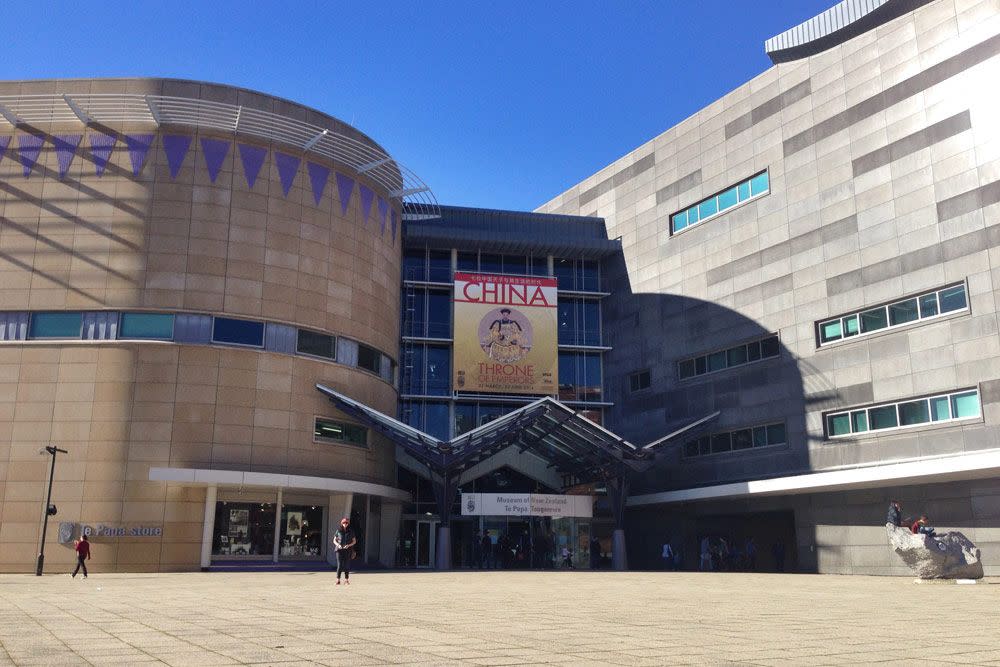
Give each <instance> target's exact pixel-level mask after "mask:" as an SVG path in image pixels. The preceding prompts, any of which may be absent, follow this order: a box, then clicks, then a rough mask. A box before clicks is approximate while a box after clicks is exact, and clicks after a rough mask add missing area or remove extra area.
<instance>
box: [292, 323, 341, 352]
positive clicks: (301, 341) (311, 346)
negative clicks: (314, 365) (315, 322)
mask: <svg viewBox="0 0 1000 667" xmlns="http://www.w3.org/2000/svg"><path fill="white" fill-rule="evenodd" d="M295 349H296V351H297V352H298V353H299V354H311V355H313V356H315V357H323V358H325V359H336V358H337V338H336V337H335V336H330V335H328V334H322V333H317V332H315V331H308V330H306V329H299V335H298V342H297V344H296V348H295Z"/></svg>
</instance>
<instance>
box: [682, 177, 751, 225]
mask: <svg viewBox="0 0 1000 667" xmlns="http://www.w3.org/2000/svg"><path fill="white" fill-rule="evenodd" d="M768 192H770V179H769V177H768V172H767V171H762V172H760V173H759V174H756V175H755V176H752V177H750V178H748V179H747V180H745V181H741V182H739V183H737V184H736V185H733V186H730V187H729V188H726V189H725V190H723V191H722V192H720V193H718V194H715V195H712V196H711V197H707V198H705V199H702V200H701V201H700V202H697V203H695V204H692V205H691V206H689V207H688V208H686V209H684V210H683V211H679V212H677V213H674V214H673V215H672V216H670V233H671V234H676V233H677V232H679V231H681V230H683V229H687V228H688V227H690V226H691V225H696V224H698V223H699V222H705V221H706V220H708V219H709V218H714V217H716V216H718V215H722V214H723V213H725V212H726V211H728V210H729V209H731V208H733V207H735V206H737V205H739V204H742V203H744V202H748V201H750V200H751V199H756V198H757V197H761V196H763V195H766V194H767V193H768Z"/></svg>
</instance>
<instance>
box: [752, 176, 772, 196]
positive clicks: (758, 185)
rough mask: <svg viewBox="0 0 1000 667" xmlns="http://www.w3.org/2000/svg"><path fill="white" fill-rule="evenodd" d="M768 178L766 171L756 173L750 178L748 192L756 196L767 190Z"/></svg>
mask: <svg viewBox="0 0 1000 667" xmlns="http://www.w3.org/2000/svg"><path fill="white" fill-rule="evenodd" d="M767 188H768V180H767V172H766V171H765V172H764V173H763V174H757V175H756V176H754V177H753V178H751V179H750V192H751V193H752V194H753V195H754V196H755V197H756V196H757V195H759V194H761V193H764V192H767Z"/></svg>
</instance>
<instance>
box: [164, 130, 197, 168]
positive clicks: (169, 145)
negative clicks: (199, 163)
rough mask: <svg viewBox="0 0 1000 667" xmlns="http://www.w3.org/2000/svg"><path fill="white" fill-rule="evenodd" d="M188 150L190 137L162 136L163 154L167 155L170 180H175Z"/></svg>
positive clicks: (180, 135)
mask: <svg viewBox="0 0 1000 667" xmlns="http://www.w3.org/2000/svg"><path fill="white" fill-rule="evenodd" d="M189 148H191V137H189V136H186V135H183V134H164V135H163V152H164V153H166V154H167V166H168V167H169V168H170V178H177V174H179V173H180V171H181V165H182V164H184V157H185V156H186V155H187V152H188V149H189Z"/></svg>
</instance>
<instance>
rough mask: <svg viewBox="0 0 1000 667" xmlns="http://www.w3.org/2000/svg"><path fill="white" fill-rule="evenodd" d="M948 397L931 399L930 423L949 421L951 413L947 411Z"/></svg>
mask: <svg viewBox="0 0 1000 667" xmlns="http://www.w3.org/2000/svg"><path fill="white" fill-rule="evenodd" d="M948 403H949V401H948V397H947V396H938V397H937V398H932V399H931V421H935V422H939V421H944V420H946V419H951V412H949V411H948Z"/></svg>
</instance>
